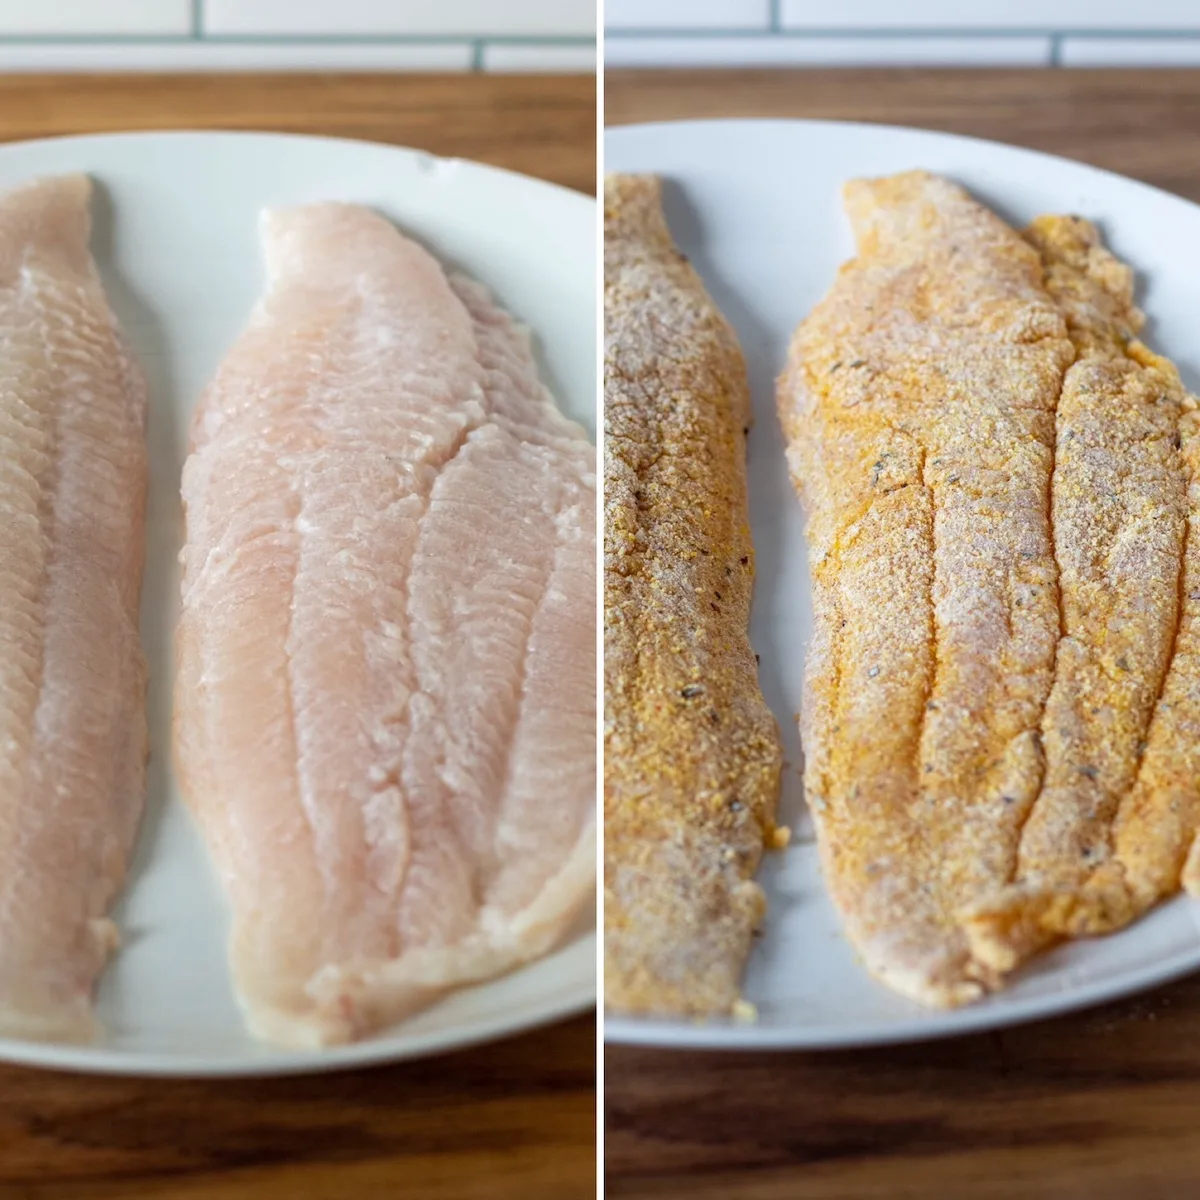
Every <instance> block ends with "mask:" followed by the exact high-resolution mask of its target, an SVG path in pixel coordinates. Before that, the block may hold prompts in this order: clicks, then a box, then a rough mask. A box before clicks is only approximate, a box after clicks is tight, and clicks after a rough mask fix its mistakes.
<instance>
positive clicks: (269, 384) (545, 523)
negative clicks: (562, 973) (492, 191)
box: [175, 205, 596, 1044]
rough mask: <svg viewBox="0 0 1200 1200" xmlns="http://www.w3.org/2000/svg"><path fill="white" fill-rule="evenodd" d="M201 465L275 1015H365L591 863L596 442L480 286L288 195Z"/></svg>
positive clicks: (404, 995)
mask: <svg viewBox="0 0 1200 1200" xmlns="http://www.w3.org/2000/svg"><path fill="white" fill-rule="evenodd" d="M264 236H265V242H266V253H267V261H268V270H269V276H270V279H269V285H268V290H267V294H266V296H265V297H264V299H263V301H262V302H261V304H260V305H259V308H258V310H257V311H256V313H255V314H254V316H253V317H252V319H251V322H250V325H249V327H248V329H247V330H246V332H245V333H244V334H243V336H242V338H241V339H240V340H239V342H238V343H237V344H236V345H235V346H234V348H233V349H232V350H231V351H230V353H229V355H228V357H227V359H226V360H225V362H224V364H223V365H222V367H221V369H220V372H219V374H218V376H217V378H216V380H215V381H214V382H213V384H212V385H211V387H210V388H209V390H208V392H207V394H206V395H205V397H204V398H203V400H202V402H201V405H200V408H199V410H198V412H197V414H196V418H195V423H194V427H193V446H192V453H191V455H190V457H189V459H188V461H187V463H186V465H185V468H184V477H183V496H184V501H185V504H186V508H187V542H186V547H185V551H184V585H183V594H184V607H183V616H182V620H181V624H180V629H179V639H178V651H179V659H178V662H179V665H178V677H177V691H176V717H175V720H176V747H177V760H178V767H179V772H180V775H181V778H182V783H183V787H184V792H185V795H186V797H187V799H188V803H189V805H190V807H191V808H192V810H193V812H194V813H195V815H196V817H197V819H198V821H199V823H200V826H201V829H202V831H203V833H204V836H205V838H206V841H207V843H208V845H209V848H210V850H211V853H212V855H213V857H214V860H215V862H216V865H217V867H218V870H219V871H220V873H221V877H222V880H223V882H224V886H225V889H226V892H227V894H228V897H229V900H230V903H231V907H232V912H233V936H232V947H231V957H232V963H233V969H234V975H235V981H236V985H237V988H238V992H239V995H240V998H241V1001H242V1003H243V1006H244V1008H245V1010H246V1013H247V1016H248V1020H249V1023H250V1025H251V1028H252V1029H253V1030H254V1031H255V1032H257V1033H258V1034H259V1035H261V1036H263V1037H267V1038H269V1039H271V1040H274V1041H278V1042H284V1043H291V1044H323V1043H328V1042H336V1041H344V1040H346V1039H349V1038H353V1037H357V1036H360V1035H362V1034H363V1033H365V1032H367V1031H369V1030H370V1029H373V1028H377V1027H379V1026H380V1025H382V1024H385V1023H387V1022H390V1021H392V1020H395V1019H396V1018H398V1017H400V1016H403V1015H406V1014H407V1013H409V1012H411V1011H412V1010H413V1009H415V1008H416V1007H419V1006H420V1005H422V1004H424V1003H427V1002H428V1001H429V1000H430V999H431V998H432V997H434V996H436V995H437V994H439V993H440V992H442V991H444V990H445V989H447V988H451V987H454V986H458V985H462V984H464V983H468V982H471V981H475V980H479V979H484V978H488V977H490V976H493V975H496V974H498V973H500V972H503V971H505V970H507V969H509V968H511V967H512V966H514V965H515V964H517V963H519V962H522V961H525V960H527V959H529V958H532V957H534V956H536V955H538V954H541V953H543V952H544V951H545V950H547V949H548V948H549V947H550V946H551V945H552V944H553V942H554V941H555V940H556V939H557V938H558V937H560V936H561V935H562V933H563V931H564V930H565V929H566V927H567V926H568V925H569V924H570V923H571V921H572V920H573V919H574V917H575V916H576V914H577V913H578V912H579V910H580V909H581V908H582V907H583V906H584V905H585V904H587V903H588V902H589V901H590V899H591V897H592V895H593V889H594V874H595V863H594V795H595V689H596V669H595V566H594V553H595V515H594V514H595V474H594V471H595V466H594V462H595V456H594V451H593V448H592V446H591V445H590V443H589V442H588V441H587V439H586V437H585V436H584V435H583V433H582V431H581V430H579V429H578V428H577V427H576V426H574V425H573V424H571V423H570V422H568V421H566V420H564V418H562V417H561V416H560V415H559V413H558V412H557V410H556V409H555V408H554V405H553V402H552V401H551V400H550V398H549V396H548V395H547V393H546V392H545V390H544V389H543V388H542V386H541V385H540V383H539V382H538V379H537V372H536V368H535V366H534V363H533V360H532V357H531V355H530V352H529V348H528V345H527V341H526V339H525V338H524V336H523V335H522V334H520V333H519V332H518V331H517V330H516V329H515V328H514V327H513V326H512V324H511V322H510V321H509V320H508V318H507V317H505V316H504V315H503V314H502V313H500V312H499V310H498V309H496V307H495V306H494V304H493V303H492V301H491V300H490V298H489V297H488V296H487V295H486V294H485V293H484V292H483V290H482V289H480V288H479V287H478V286H477V285H474V284H472V283H469V282H465V281H462V282H459V281H456V282H455V283H453V284H451V283H450V282H449V281H448V280H447V278H446V276H445V274H444V273H443V271H442V269H441V267H440V266H439V265H438V263H437V262H436V261H435V260H434V259H433V258H432V257H431V256H430V255H429V254H427V253H426V252H425V251H424V250H422V249H421V248H420V247H418V246H417V245H415V244H414V243H412V242H410V241H408V240H406V239H405V238H403V237H402V236H401V235H400V234H399V233H397V232H396V231H395V230H394V229H393V228H392V227H391V226H390V225H389V224H388V223H387V222H385V221H383V220H382V219H381V218H379V217H377V216H374V215H373V214H371V213H369V212H368V211H366V210H364V209H361V208H355V207H352V206H344V205H319V206H313V207H310V208H304V209H297V210H292V211H286V212H279V213H274V214H270V215H269V216H268V218H267V219H266V223H265V229H264Z"/></svg>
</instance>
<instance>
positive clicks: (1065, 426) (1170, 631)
mask: <svg viewBox="0 0 1200 1200" xmlns="http://www.w3.org/2000/svg"><path fill="white" fill-rule="evenodd" d="M1026 237H1027V238H1028V239H1029V240H1030V242H1031V243H1032V244H1033V245H1034V246H1036V247H1037V249H1038V250H1039V252H1040V253H1041V255H1042V258H1043V261H1044V263H1045V268H1046V287H1047V289H1048V291H1049V292H1050V294H1051V295H1052V296H1053V297H1054V298H1055V300H1057V301H1058V303H1059V304H1060V305H1061V306H1062V308H1063V311H1064V312H1065V314H1066V316H1067V321H1068V325H1069V327H1070V332H1071V338H1072V341H1073V342H1074V343H1075V345H1076V352H1077V357H1076V361H1075V363H1074V364H1073V365H1072V366H1071V368H1070V370H1069V371H1068V372H1067V377H1066V381H1065V384H1064V387H1063V392H1062V396H1061V398H1060V400H1059V405H1058V451H1057V458H1056V462H1055V470H1054V483H1053V492H1054V533H1055V548H1056V551H1057V555H1058V561H1059V568H1060V575H1061V584H1060V586H1061V590H1062V611H1063V636H1062V638H1061V639H1060V642H1059V648H1058V664H1057V667H1056V671H1055V681H1054V689H1053V691H1052V693H1051V696H1050V702H1049V705H1048V706H1047V710H1046V716H1045V720H1044V723H1043V726H1044V728H1043V736H1044V742H1045V747H1046V783H1045V786H1044V788H1043V790H1042V793H1041V795H1040V796H1039V797H1038V800H1037V802H1036V804H1035V806H1034V809H1033V812H1032V814H1031V816H1030V819H1029V821H1028V823H1027V825H1026V828H1025V831H1024V835H1023V837H1022V841H1021V849H1020V858H1019V862H1018V867H1017V871H1016V876H1015V880H1016V881H1015V884H1014V886H1013V887H1012V888H1010V889H1007V890H1006V891H1005V892H1004V893H1003V894H1002V895H1001V896H1000V897H999V898H998V899H996V900H993V901H991V902H989V903H988V904H986V905H984V906H982V907H981V909H980V911H978V912H977V913H976V914H975V916H974V919H973V920H972V921H971V922H970V923H969V931H970V935H971V937H972V940H973V943H974V945H975V946H976V950H977V952H978V953H980V954H981V955H984V956H985V957H987V958H989V959H990V960H991V961H992V962H993V963H994V964H995V965H996V966H997V967H998V968H999V969H1004V970H1006V969H1010V968H1011V967H1013V966H1015V965H1017V964H1018V963H1019V962H1021V961H1022V960H1023V959H1025V958H1027V957H1028V956H1029V955H1030V954H1032V953H1033V952H1034V951H1036V950H1037V949H1039V948H1041V947H1042V946H1044V945H1046V944H1047V943H1049V942H1052V941H1056V940H1058V939H1060V938H1063V937H1074V936H1080V935H1083V934H1094V933H1104V932H1109V931H1111V930H1113V929H1116V928H1119V927H1120V926H1122V925H1125V924H1127V923H1128V922H1129V921H1132V920H1133V919H1134V918H1136V917H1137V916H1140V915H1141V914H1142V913H1143V912H1145V911H1146V909H1147V908H1149V907H1150V906H1151V905H1153V904H1154V903H1156V902H1157V901H1158V900H1160V899H1162V898H1163V897H1164V896H1166V895H1169V894H1171V893H1173V892H1175V891H1176V890H1178V888H1179V886H1180V882H1181V875H1182V874H1183V872H1184V868H1185V863H1186V860H1187V856H1188V854H1189V852H1190V851H1191V850H1192V847H1193V845H1194V842H1195V837H1196V829H1197V824H1198V819H1200V544H1198V541H1197V531H1196V521H1197V513H1198V511H1200V510H1198V507H1197V503H1198V499H1200V497H1198V496H1197V490H1196V485H1195V483H1194V481H1195V479H1196V478H1197V474H1196V472H1197V469H1198V468H1200V439H1198V437H1197V424H1196V423H1197V415H1196V411H1195V410H1196V401H1195V399H1194V398H1193V397H1192V396H1190V395H1189V394H1188V393H1187V391H1186V390H1185V388H1184V387H1183V384H1182V382H1181V381H1180V379H1179V375H1178V372H1177V371H1176V369H1175V367H1174V366H1173V365H1172V364H1171V363H1170V362H1168V361H1167V360H1166V359H1164V358H1161V357H1159V356H1158V355H1155V354H1153V353H1152V352H1151V351H1150V350H1148V349H1147V348H1146V347H1145V346H1144V345H1142V344H1141V343H1140V342H1139V341H1137V340H1136V338H1135V334H1136V333H1137V332H1138V330H1139V329H1140V328H1141V326H1142V323H1143V318H1142V314H1141V313H1140V312H1138V310H1137V309H1136V308H1135V307H1134V304H1133V273H1132V271H1131V270H1130V269H1129V267H1128V266H1126V265H1125V264H1124V263H1121V262H1120V261H1119V260H1117V259H1116V258H1115V257H1114V256H1113V255H1112V254H1111V253H1109V251H1108V250H1106V249H1105V248H1104V247H1103V245H1101V243H1100V237H1099V233H1098V231H1097V230H1096V228H1095V226H1093V225H1092V224H1090V223H1089V222H1087V221H1084V220H1082V219H1080V218H1077V217H1042V218H1040V219H1039V220H1037V221H1035V222H1034V224H1033V225H1032V226H1031V227H1030V229H1029V230H1028V231H1027V232H1026ZM1185 547H1186V549H1185ZM1195 857H1196V856H1195V855H1194V854H1193V858H1195ZM1198 876H1200V869H1198V866H1197V864H1196V863H1193V865H1192V867H1191V868H1190V870H1189V871H1188V874H1187V877H1186V879H1185V882H1186V883H1187V884H1188V886H1189V887H1190V888H1191V889H1192V890H1196V889H1197V882H1198V878H1197V877H1198Z"/></svg>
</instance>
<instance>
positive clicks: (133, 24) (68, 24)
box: [0, 0, 192, 37]
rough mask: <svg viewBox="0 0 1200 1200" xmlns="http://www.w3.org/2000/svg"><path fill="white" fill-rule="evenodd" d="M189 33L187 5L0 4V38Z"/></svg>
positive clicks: (81, 0)
mask: <svg viewBox="0 0 1200 1200" xmlns="http://www.w3.org/2000/svg"><path fill="white" fill-rule="evenodd" d="M191 32H192V3H191V0H0V37H6V36H7V37H13V36H16V37H35V36H48V37H61V36H71V37H80V36H85V35H96V36H102V37H111V36H123V37H131V36H132V37H163V36H167V37H169V36H172V35H187V34H190V33H191Z"/></svg>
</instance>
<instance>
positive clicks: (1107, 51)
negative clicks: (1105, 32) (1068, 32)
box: [1059, 37, 1200, 67]
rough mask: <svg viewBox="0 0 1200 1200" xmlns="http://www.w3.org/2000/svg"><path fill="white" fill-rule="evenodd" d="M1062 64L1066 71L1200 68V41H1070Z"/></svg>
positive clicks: (1064, 42)
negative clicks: (1075, 69) (1070, 68)
mask: <svg viewBox="0 0 1200 1200" xmlns="http://www.w3.org/2000/svg"><path fill="white" fill-rule="evenodd" d="M1059 61H1060V62H1061V63H1062V65H1063V66H1064V67H1194V66H1200V37H1191V38H1188V37H1178V38H1156V37H1146V38H1089V37H1067V38H1063V40H1062V47H1061V51H1060V59H1059Z"/></svg>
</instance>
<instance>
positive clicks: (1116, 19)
mask: <svg viewBox="0 0 1200 1200" xmlns="http://www.w3.org/2000/svg"><path fill="white" fill-rule="evenodd" d="M676 2H677V5H678V7H679V8H680V9H681V10H685V9H686V4H683V3H678V0H676ZM780 11H781V15H782V18H783V27H784V28H785V29H906V30H907V29H913V30H915V29H1038V30H1043V29H1044V30H1049V31H1065V30H1070V29H1119V30H1143V29H1153V28H1155V27H1157V28H1159V29H1200V3H1196V0H1136V2H1133V3H1131V2H1130V0H781V10H780Z"/></svg>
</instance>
